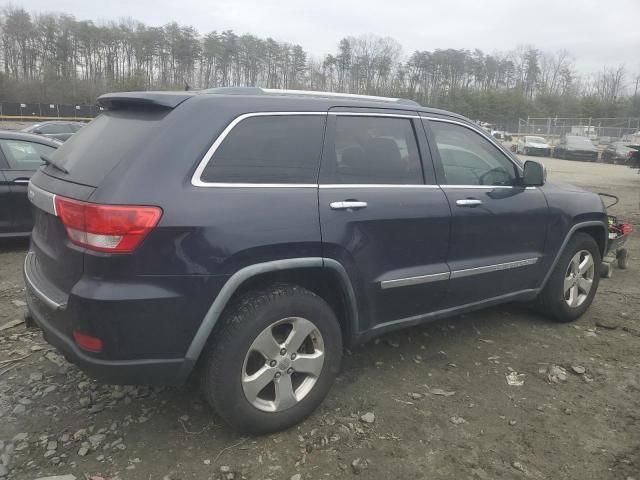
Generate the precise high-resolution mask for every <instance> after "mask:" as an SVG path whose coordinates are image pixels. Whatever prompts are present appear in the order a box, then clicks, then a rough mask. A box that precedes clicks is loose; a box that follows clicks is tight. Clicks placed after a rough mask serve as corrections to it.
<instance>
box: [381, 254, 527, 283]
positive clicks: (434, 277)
mask: <svg viewBox="0 0 640 480" xmlns="http://www.w3.org/2000/svg"><path fill="white" fill-rule="evenodd" d="M538 260H539V258H538V257H532V258H525V259H523V260H515V261H513V262H505V263H497V264H494V265H483V266H482V267H474V268H465V269H463V270H453V271H451V272H441V273H433V274H430V275H419V276H416V277H407V278H396V279H393V280H383V281H381V282H380V288H382V289H383V290H384V289H387V288H396V287H408V286H411V285H419V284H421V283H430V282H440V281H442V280H449V279H451V280H453V279H455V278H464V277H470V276H472V275H481V274H483V273H491V272H499V271H502V270H511V269H513V268H521V267H527V266H529V265H533V264H535V263H537V262H538Z"/></svg>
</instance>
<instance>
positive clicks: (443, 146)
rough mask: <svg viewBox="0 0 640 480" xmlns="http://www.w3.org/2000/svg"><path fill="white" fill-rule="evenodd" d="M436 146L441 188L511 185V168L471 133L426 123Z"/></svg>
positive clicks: (513, 176)
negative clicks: (443, 180)
mask: <svg viewBox="0 0 640 480" xmlns="http://www.w3.org/2000/svg"><path fill="white" fill-rule="evenodd" d="M429 125H430V126H431V131H432V132H433V135H434V137H435V140H436V145H437V146H438V152H439V153H440V160H441V161H442V168H443V170H444V177H445V184H447V185H514V184H515V180H516V179H517V178H518V175H517V169H516V166H515V164H514V163H513V162H512V161H511V160H509V159H508V158H507V157H506V156H505V155H504V153H502V152H501V151H500V150H498V149H497V148H496V147H495V145H493V144H491V142H489V141H488V140H487V139H485V138H483V137H482V136H481V135H479V134H478V133H476V132H474V131H473V130H471V129H469V128H466V127H463V126H461V125H456V124H453V123H446V122H435V121H431V122H429Z"/></svg>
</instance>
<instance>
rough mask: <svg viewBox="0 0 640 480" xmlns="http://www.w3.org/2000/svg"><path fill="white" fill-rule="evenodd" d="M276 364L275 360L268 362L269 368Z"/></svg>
mask: <svg viewBox="0 0 640 480" xmlns="http://www.w3.org/2000/svg"><path fill="white" fill-rule="evenodd" d="M277 364H278V362H276V361H275V360H271V361H270V362H269V366H270V367H275V366H276V365H277Z"/></svg>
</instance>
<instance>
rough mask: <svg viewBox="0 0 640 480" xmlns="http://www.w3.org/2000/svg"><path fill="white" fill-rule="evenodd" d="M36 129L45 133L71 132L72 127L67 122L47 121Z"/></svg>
mask: <svg viewBox="0 0 640 480" xmlns="http://www.w3.org/2000/svg"><path fill="white" fill-rule="evenodd" d="M36 130H39V131H40V132H42V133H45V134H53V133H69V132H71V128H70V127H69V125H68V124H66V123H47V124H45V125H41V126H40V127H38V128H37V129H36Z"/></svg>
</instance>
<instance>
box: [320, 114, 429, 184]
mask: <svg viewBox="0 0 640 480" xmlns="http://www.w3.org/2000/svg"><path fill="white" fill-rule="evenodd" d="M335 125H336V134H335V147H334V148H333V149H331V151H329V152H327V155H325V158H326V162H325V161H324V160H323V162H324V163H323V167H322V175H321V181H322V182H323V183H341V184H349V183H353V184H396V185H397V184H401V185H403V184H409V185H414V184H422V183H423V177H422V168H421V166H420V156H419V154H418V145H417V143H416V137H415V133H414V130H413V125H412V123H411V120H410V119H406V118H389V117H357V116H340V115H338V116H337V117H336V122H335Z"/></svg>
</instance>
